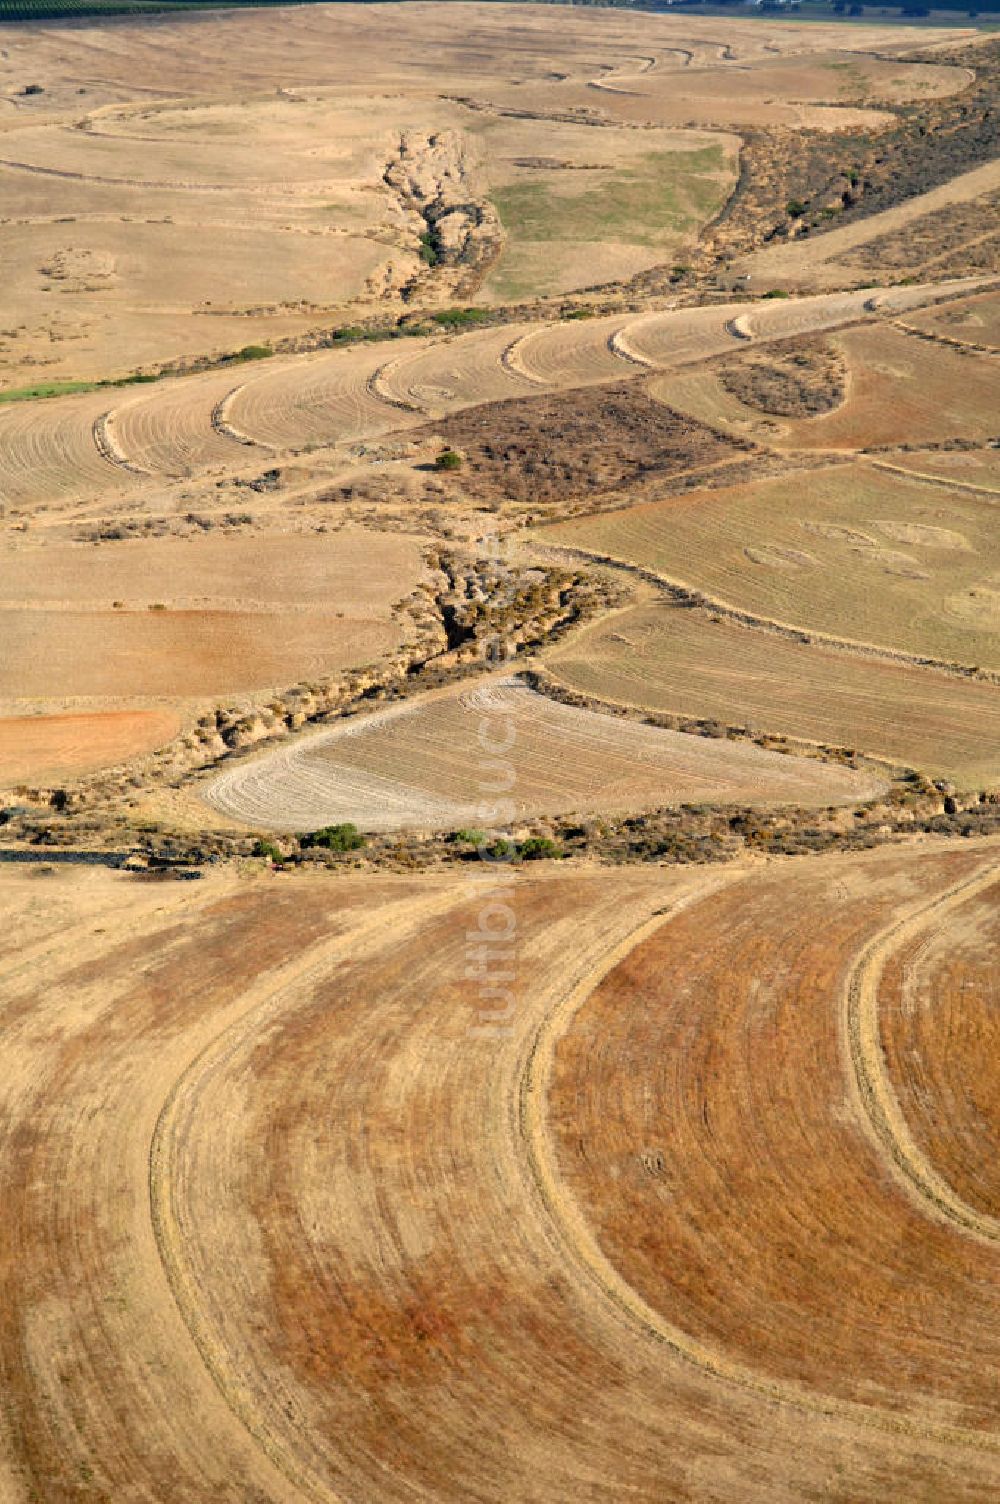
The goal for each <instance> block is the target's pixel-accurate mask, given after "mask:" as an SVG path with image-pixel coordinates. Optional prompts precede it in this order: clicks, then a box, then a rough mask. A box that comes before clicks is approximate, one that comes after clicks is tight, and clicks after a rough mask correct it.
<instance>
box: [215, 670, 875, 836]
mask: <svg viewBox="0 0 1000 1504" xmlns="http://www.w3.org/2000/svg"><path fill="white" fill-rule="evenodd" d="M491 748H492V750H491ZM501 754H502V755H501ZM879 787H880V780H879V779H878V778H877V777H875V776H874V775H872V774H870V773H860V772H853V771H851V770H849V769H846V768H840V767H836V766H832V765H826V764H822V763H817V762H813V761H806V760H804V759H796V758H785V757H779V756H778V755H777V754H776V753H770V752H762V751H761V750H760V749H759V748H757V747H753V746H743V745H735V744H730V743H727V742H721V743H720V742H709V741H706V740H705V739H704V738H702V737H690V736H684V735H680V734H679V733H676V732H670V731H662V730H660V729H658V728H656V727H650V726H642V725H638V724H636V723H633V722H625V723H622V722H620V721H615V720H613V719H611V718H610V717H608V716H602V715H599V714H596V713H594V712H592V711H588V710H578V709H575V708H574V707H572V706H569V705H562V704H559V703H558V702H556V701H554V700H550V699H548V698H547V697H546V696H544V695H539V694H536V693H535V692H534V691H532V690H530V689H528V688H527V687H526V686H525V685H523V684H522V683H520V682H519V681H517V680H500V681H497V682H494V683H492V684H490V685H489V686H487V687H485V688H482V689H479V690H475V691H471V692H467V693H465V694H456V693H455V692H450V693H447V694H444V695H438V696H433V697H431V698H429V699H427V700H425V701H423V702H422V703H419V704H417V703H414V704H412V705H404V706H402V707H399V708H397V709H393V710H388V711H385V712H381V713H379V714H377V715H370V716H365V717H362V718H359V719H357V720H355V721H352V722H348V723H347V724H344V725H341V726H340V727H338V728H336V729H335V730H333V731H328V732H323V733H321V734H319V735H317V736H313V737H310V738H309V739H308V740H306V741H303V742H301V743H299V744H297V745H296V746H294V747H291V748H282V749H281V750H280V751H278V752H272V753H268V754H265V755H264V756H263V757H260V758H255V759H254V760H253V761H252V762H243V763H240V764H238V765H237V766H236V767H234V768H233V769H232V770H231V771H229V772H226V773H222V774H221V775H220V776H219V777H218V778H217V779H216V780H215V781H214V782H213V783H212V784H210V785H209V787H208V789H207V791H206V793H205V797H206V798H207V800H208V802H209V803H210V804H211V805H213V806H214V807H215V808H216V809H218V810H220V811H221V812H222V813H223V814H226V815H228V816H230V817H231V818H235V819H237V820H241V821H243V822H244V823H245V824H248V825H251V826H257V827H262V828H265V829H279V830H313V829H316V828H317V827H319V826H324V825H329V824H334V823H340V822H347V821H350V822H352V823H354V824H356V825H357V826H358V827H359V828H360V829H364V830H404V829H406V828H407V827H411V828H412V827H430V828H438V829H447V828H448V827H449V826H466V827H468V826H477V825H479V826H482V825H486V826H493V825H496V824H498V823H507V822H508V821H509V819H511V818H514V819H517V818H522V817H524V816H525V815H529V814H541V813H544V814H557V813H561V812H566V811H570V810H580V811H584V810H587V811H594V810H604V811H622V810H627V809H634V808H646V809H648V808H651V807H655V806H658V805H666V804H679V803H684V802H695V801H702V800H708V799H711V800H714V801H716V802H725V803H740V802H753V803H760V804H775V803H782V802H785V803H794V804H810V805H811V804H815V805H824V806H825V805H830V804H839V803H852V802H855V801H857V800H859V799H865V798H871V797H872V796H874V794H876V793H877V792H878V791H879Z"/></svg>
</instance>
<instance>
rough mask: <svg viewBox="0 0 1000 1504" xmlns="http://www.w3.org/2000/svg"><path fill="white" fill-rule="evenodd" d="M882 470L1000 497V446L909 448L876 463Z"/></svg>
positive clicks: (950, 487)
mask: <svg viewBox="0 0 1000 1504" xmlns="http://www.w3.org/2000/svg"><path fill="white" fill-rule="evenodd" d="M875 463H876V464H877V465H878V467H879V468H880V469H883V468H884V469H888V470H892V471H900V472H903V473H905V474H906V475H908V476H913V477H916V478H923V479H925V480H931V481H934V482H935V483H937V484H938V485H941V486H943V487H945V488H948V489H951V490H955V491H962V490H965V489H966V488H968V489H971V490H973V491H982V492H985V493H987V494H989V495H993V496H1000V448H997V449H971V450H969V449H924V450H912V449H908V450H907V451H906V452H905V453H899V454H892V455H888V454H887V455H886V456H885V458H884V459H880V460H877V461H876V462H875Z"/></svg>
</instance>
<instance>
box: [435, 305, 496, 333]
mask: <svg viewBox="0 0 1000 1504" xmlns="http://www.w3.org/2000/svg"><path fill="white" fill-rule="evenodd" d="M489 316H490V311H489V309H488V308H442V309H441V310H440V312H439V313H432V314H431V318H432V319H433V320H434V322H435V324H441V325H443V327H444V328H445V329H454V328H458V327H460V326H461V325H462V324H481V323H482V321H483V319H488V318H489Z"/></svg>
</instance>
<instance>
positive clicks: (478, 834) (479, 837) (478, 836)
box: [451, 830, 486, 846]
mask: <svg viewBox="0 0 1000 1504" xmlns="http://www.w3.org/2000/svg"><path fill="white" fill-rule="evenodd" d="M451 838H452V840H453V841H455V842H458V843H459V844H461V845H463V846H485V845H486V832H485V830H456V831H453V832H452V837H451Z"/></svg>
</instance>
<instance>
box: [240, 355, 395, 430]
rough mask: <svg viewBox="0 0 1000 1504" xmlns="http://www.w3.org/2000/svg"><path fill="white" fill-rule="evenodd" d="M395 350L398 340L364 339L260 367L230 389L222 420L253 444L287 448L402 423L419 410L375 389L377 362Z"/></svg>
mask: <svg viewBox="0 0 1000 1504" xmlns="http://www.w3.org/2000/svg"><path fill="white" fill-rule="evenodd" d="M398 355H399V346H398V344H380V345H366V346H361V347H360V348H358V349H355V350H334V351H331V352H330V353H329V354H323V355H318V356H306V357H303V358H302V359H300V360H298V361H296V362H294V363H290V364H287V365H281V366H278V367H277V368H276V369H274V370H270V371H265V372H262V374H261V375H259V376H257V377H255V378H254V379H253V380H251V381H248V382H247V383H246V385H245V386H244V387H242V388H241V389H240V390H239V391H238V392H235V393H234V394H233V396H232V398H231V400H230V401H229V402H228V404H227V410H226V417H227V421H228V422H230V423H231V424H232V425H233V426H234V428H236V429H238V430H239V432H240V433H243V434H246V435H247V437H248V438H250V439H253V440H254V441H255V442H256V443H258V444H270V445H273V446H274V447H275V448H290V449H294V448H298V447H302V446H305V445H309V444H339V443H343V442H345V441H349V440H351V439H360V438H367V437H374V436H376V435H378V434H382V433H388V432H389V431H390V430H391V429H394V428H402V427H405V426H406V425H407V423H408V422H415V421H417V416H419V415H410V414H408V413H407V412H401V411H400V410H399V409H398V408H395V407H393V406H392V405H391V404H390V403H389V402H388V401H387V400H385V399H384V398H383V397H381V396H380V395H379V394H378V392H377V390H375V389H374V378H375V377H376V375H377V373H378V372H379V370H380V368H381V367H382V366H383V365H384V364H385V362H386V361H387V360H390V359H393V358H394V357H396V356H398Z"/></svg>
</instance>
